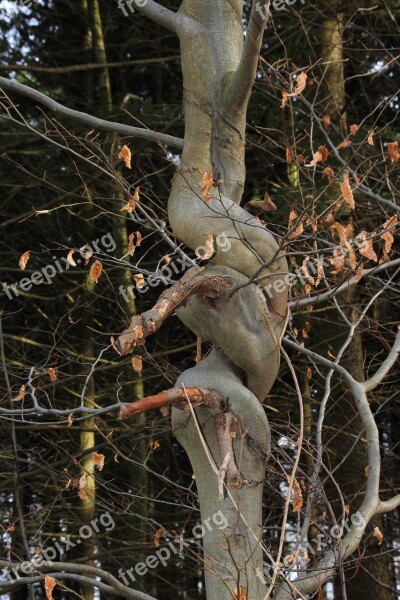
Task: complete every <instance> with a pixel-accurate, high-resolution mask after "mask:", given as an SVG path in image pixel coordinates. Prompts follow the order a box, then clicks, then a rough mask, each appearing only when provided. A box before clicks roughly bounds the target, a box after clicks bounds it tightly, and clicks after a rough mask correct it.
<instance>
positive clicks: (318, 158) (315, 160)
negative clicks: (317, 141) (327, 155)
mask: <svg viewBox="0 0 400 600" xmlns="http://www.w3.org/2000/svg"><path fill="white" fill-rule="evenodd" d="M321 161H322V154H321V152H319V151H317V152H315V153H314V156H313V159H312V161H311V162H309V163H308V164H306V165H304V166H305V167H315V166H316V165H317V164H318V163H319V162H321Z"/></svg>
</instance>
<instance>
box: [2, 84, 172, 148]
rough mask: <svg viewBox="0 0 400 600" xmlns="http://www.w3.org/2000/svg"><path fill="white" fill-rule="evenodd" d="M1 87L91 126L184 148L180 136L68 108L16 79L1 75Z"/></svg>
mask: <svg viewBox="0 0 400 600" xmlns="http://www.w3.org/2000/svg"><path fill="white" fill-rule="evenodd" d="M0 87H3V88H5V89H7V90H11V91H13V92H18V93H20V94H23V95H24V96H27V97H28V98H32V100H35V101H36V102H39V103H40V104H43V105H44V106H46V107H47V108H49V109H50V110H52V111H54V112H57V113H59V114H61V115H63V116H64V117H68V118H70V119H73V120H75V121H80V122H81V123H85V124H86V125H89V126H90V127H95V128H96V129H102V130H104V131H113V132H115V133H119V134H120V135H131V136H132V137H136V138H139V139H142V140H148V141H151V142H157V143H159V144H165V145H167V146H171V147H173V148H177V149H178V150H182V149H183V140H181V139H180V138H176V137H173V136H171V135H167V134H165V133H157V132H155V131H150V129H142V128H141V127H132V126H131V125H123V124H122V123H113V122H112V121H106V120H105V119H99V118H97V117H93V116H92V115H88V114H87V113H84V112H80V111H79V110H73V109H72V108H68V107H67V106H64V105H63V104H60V103H59V102H56V101H55V100H52V99H51V98H49V97H48V96H46V95H45V94H42V93H41V92H38V91H37V90H34V89H33V88H31V87H29V86H27V85H23V84H22V83H18V82H16V81H11V80H10V79H6V78H5V77H0Z"/></svg>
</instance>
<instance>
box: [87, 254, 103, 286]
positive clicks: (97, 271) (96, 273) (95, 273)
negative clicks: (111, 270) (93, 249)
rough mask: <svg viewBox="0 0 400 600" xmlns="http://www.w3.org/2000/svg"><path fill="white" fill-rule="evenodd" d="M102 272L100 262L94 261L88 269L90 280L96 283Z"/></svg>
mask: <svg viewBox="0 0 400 600" xmlns="http://www.w3.org/2000/svg"><path fill="white" fill-rule="evenodd" d="M102 270H103V265H102V264H101V262H100V261H99V260H95V261H94V263H93V264H92V266H91V268H90V272H89V277H90V279H93V281H95V282H96V283H97V281H98V279H99V277H100V275H101V272H102Z"/></svg>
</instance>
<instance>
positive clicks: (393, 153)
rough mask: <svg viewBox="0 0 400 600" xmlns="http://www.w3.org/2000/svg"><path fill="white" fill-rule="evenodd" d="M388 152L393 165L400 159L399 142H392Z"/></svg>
mask: <svg viewBox="0 0 400 600" xmlns="http://www.w3.org/2000/svg"><path fill="white" fill-rule="evenodd" d="M388 154H389V158H390V162H391V163H392V165H393V164H394V163H396V162H397V161H398V160H399V159H400V153H399V142H390V143H389V144H388Z"/></svg>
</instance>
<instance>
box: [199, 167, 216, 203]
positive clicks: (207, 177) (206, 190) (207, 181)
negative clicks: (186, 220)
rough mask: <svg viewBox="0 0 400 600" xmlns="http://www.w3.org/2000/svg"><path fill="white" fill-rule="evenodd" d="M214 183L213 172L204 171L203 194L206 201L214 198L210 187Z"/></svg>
mask: <svg viewBox="0 0 400 600" xmlns="http://www.w3.org/2000/svg"><path fill="white" fill-rule="evenodd" d="M213 185H214V178H213V175H212V173H204V174H203V181H202V183H201V195H202V197H203V200H204V201H205V202H210V200H212V196H211V194H210V189H211V188H212V186H213Z"/></svg>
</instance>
